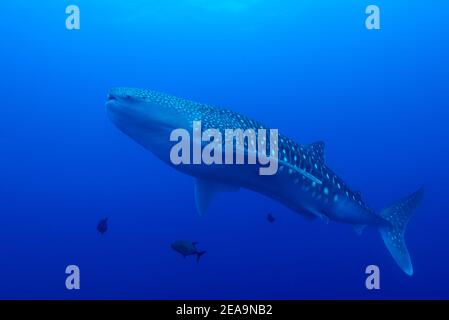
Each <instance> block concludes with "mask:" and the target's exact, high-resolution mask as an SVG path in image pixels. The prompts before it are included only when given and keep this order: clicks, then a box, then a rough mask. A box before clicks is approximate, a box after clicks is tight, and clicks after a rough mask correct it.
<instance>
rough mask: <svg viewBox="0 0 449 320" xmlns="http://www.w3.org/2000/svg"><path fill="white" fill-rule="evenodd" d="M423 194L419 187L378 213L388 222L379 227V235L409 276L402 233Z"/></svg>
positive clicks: (410, 265) (410, 264)
mask: <svg viewBox="0 0 449 320" xmlns="http://www.w3.org/2000/svg"><path fill="white" fill-rule="evenodd" d="M423 195H424V189H423V188H421V189H419V190H418V191H416V192H415V193H413V194H411V195H409V196H408V197H406V198H404V199H402V200H400V201H398V202H396V203H395V204H393V205H391V206H389V207H388V208H386V209H384V210H382V212H381V213H380V215H381V216H382V218H384V219H385V220H387V221H388V222H389V225H388V226H385V227H380V228H379V231H380V235H381V236H382V239H383V240H384V243H385V245H386V246H387V249H388V251H390V253H391V255H392V256H393V258H394V260H395V261H396V263H397V264H398V265H399V266H400V267H401V269H402V270H403V271H404V272H405V273H406V274H408V275H409V276H411V275H412V274H413V266H412V261H411V259H410V255H409V253H408V250H407V246H406V244H405V240H404V233H405V228H406V227H407V224H408V222H409V220H410V217H411V216H412V214H413V212H414V210H415V209H416V207H417V206H418V205H419V203H420V202H421V199H422V198H423Z"/></svg>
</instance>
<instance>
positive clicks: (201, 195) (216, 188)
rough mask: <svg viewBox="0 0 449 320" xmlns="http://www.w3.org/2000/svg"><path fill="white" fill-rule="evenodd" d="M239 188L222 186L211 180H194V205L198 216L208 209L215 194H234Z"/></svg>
mask: <svg viewBox="0 0 449 320" xmlns="http://www.w3.org/2000/svg"><path fill="white" fill-rule="evenodd" d="M239 189H240V188H239V187H235V186H230V185H227V184H222V183H219V182H215V181H212V180H203V179H195V203H196V210H197V211H198V214H199V215H200V216H202V215H204V214H205V213H206V211H207V208H209V205H210V202H211V201H212V198H213V197H214V195H215V194H216V193H217V192H236V191H238V190H239Z"/></svg>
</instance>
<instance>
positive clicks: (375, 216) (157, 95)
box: [106, 87, 424, 276]
mask: <svg viewBox="0 0 449 320" xmlns="http://www.w3.org/2000/svg"><path fill="white" fill-rule="evenodd" d="M106 110H107V114H108V116H109V118H110V120H111V121H112V122H113V123H114V124H115V126H116V127H117V128H118V129H119V130H120V131H122V132H123V133H125V134H126V135H128V136H129V137H130V138H131V139H133V140H134V141H136V142H137V143H138V144H140V145H141V146H143V147H144V148H145V149H147V150H149V151H150V152H152V153H153V154H154V155H155V156H156V157H157V158H159V159H160V160H162V161H163V162H165V163H166V164H168V165H169V166H171V167H173V168H174V169H176V170H178V171H180V172H182V173H184V174H187V175H189V176H192V177H193V178H194V179H195V183H194V188H195V204H196V209H197V211H198V212H199V213H200V214H205V212H206V211H207V209H208V207H209V204H210V203H211V201H212V199H213V196H214V195H215V194H216V193H217V192H235V191H238V190H239V189H240V188H245V189H249V190H252V191H254V192H257V193H259V194H262V195H265V196H267V197H269V198H271V199H274V200H276V201H278V202H280V203H281V204H283V205H284V206H286V207H287V208H289V209H291V210H293V211H294V212H296V213H298V214H300V215H301V216H303V217H305V218H307V219H310V220H313V219H321V220H323V221H326V222H329V221H336V222H341V223H346V224H350V225H352V226H353V227H354V228H355V230H356V232H358V233H359V234H360V233H361V232H362V230H363V229H364V228H365V227H367V226H371V227H374V228H376V229H377V230H378V231H379V233H380V236H381V238H382V239H383V241H384V243H385V246H386V247H387V249H388V251H389V252H390V254H391V255H392V257H393V259H394V260H395V261H396V263H397V264H398V265H399V267H400V268H401V269H402V270H403V271H404V272H405V273H406V274H407V275H410V276H411V275H412V274H413V266H412V262H411V258H410V254H409V251H408V249H407V246H406V243H405V238H404V234H405V230H406V227H407V224H408V222H409V220H410V218H411V216H412V214H413V212H414V211H415V209H416V208H417V206H418V204H419V203H420V202H421V200H422V198H423V195H424V189H423V188H422V187H421V188H420V189H418V190H417V191H415V192H413V193H412V194H410V195H408V196H406V197H404V198H402V199H401V200H399V201H397V202H395V203H393V204H391V205H389V206H387V207H385V208H384V209H383V210H380V211H378V212H376V211H374V210H373V209H371V208H370V207H369V206H368V205H367V204H366V202H365V201H364V200H363V199H362V196H361V194H360V193H359V192H356V191H354V190H351V189H350V188H349V187H348V185H347V184H346V183H345V182H344V181H343V179H342V178H340V177H339V176H337V174H335V173H334V172H333V171H332V170H331V169H330V168H329V167H328V166H327V164H326V160H325V144H324V142H322V141H318V142H314V143H310V144H299V143H297V142H295V141H293V140H292V139H290V138H288V137H287V136H284V135H282V134H279V137H278V139H277V141H275V142H270V141H268V140H267V141H266V147H269V144H270V143H277V146H276V147H277V148H276V150H277V157H276V160H277V162H278V170H277V172H276V174H273V175H260V174H259V170H258V166H260V165H257V164H256V165H250V164H239V165H236V164H234V165H226V164H221V165H216V164H204V163H202V164H182V163H180V164H179V163H178V164H174V163H173V162H172V161H171V159H170V152H171V149H172V147H173V145H174V144H175V142H174V141H172V140H171V139H170V135H171V133H172V132H173V130H176V129H179V128H182V129H185V130H187V131H188V132H191V133H192V134H193V131H194V125H193V124H194V123H195V122H198V121H200V122H201V123H202V129H201V130H208V129H216V130H220V131H223V132H224V131H225V130H226V129H241V130H247V129H252V130H254V132H257V130H258V129H267V130H268V127H266V126H265V125H263V124H262V123H259V122H258V121H255V120H253V119H250V118H248V117H246V116H244V115H242V114H239V113H237V112H233V111H231V110H228V109H226V108H221V107H216V106H212V105H208V104H203V103H198V102H194V101H190V100H188V99H183V98H179V97H175V96H172V95H169V94H165V93H161V92H157V91H153V90H147V89H139V88H124V87H119V88H112V89H111V90H110V91H109V93H108V95H107V102H106ZM203 143H204V142H203ZM223 143H224V141H223ZM249 145H250V142H249V141H244V143H243V144H240V145H237V144H236V145H235V146H234V147H235V149H236V150H237V149H239V150H240V152H244V153H248V152H249Z"/></svg>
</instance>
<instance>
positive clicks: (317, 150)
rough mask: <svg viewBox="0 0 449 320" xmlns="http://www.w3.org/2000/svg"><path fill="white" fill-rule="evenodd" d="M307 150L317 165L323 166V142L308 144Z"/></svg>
mask: <svg viewBox="0 0 449 320" xmlns="http://www.w3.org/2000/svg"><path fill="white" fill-rule="evenodd" d="M309 150H310V152H311V153H312V154H313V156H314V157H315V159H316V160H317V161H318V162H319V163H321V164H324V162H325V157H324V142H323V141H317V142H314V143H311V144H309Z"/></svg>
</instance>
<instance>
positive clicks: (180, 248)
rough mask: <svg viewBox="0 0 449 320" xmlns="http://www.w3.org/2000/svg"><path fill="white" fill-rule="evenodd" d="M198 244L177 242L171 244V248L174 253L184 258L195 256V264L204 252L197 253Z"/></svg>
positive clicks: (183, 241)
mask: <svg viewBox="0 0 449 320" xmlns="http://www.w3.org/2000/svg"><path fill="white" fill-rule="evenodd" d="M197 244H198V242H192V241H186V240H177V241H175V242H173V243H172V244H171V247H172V249H173V250H175V251H176V252H178V253H180V254H181V255H182V256H183V257H184V258H185V257H187V256H192V255H196V262H200V258H201V256H202V255H203V254H205V253H206V251H198V249H197V248H196V245H197Z"/></svg>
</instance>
